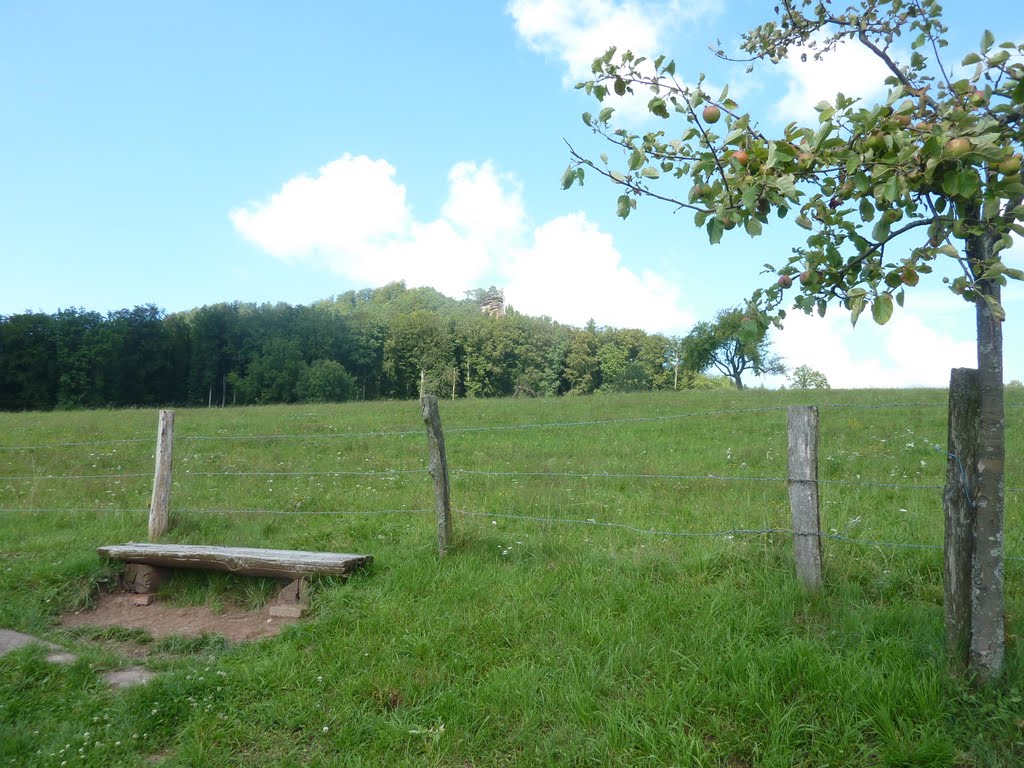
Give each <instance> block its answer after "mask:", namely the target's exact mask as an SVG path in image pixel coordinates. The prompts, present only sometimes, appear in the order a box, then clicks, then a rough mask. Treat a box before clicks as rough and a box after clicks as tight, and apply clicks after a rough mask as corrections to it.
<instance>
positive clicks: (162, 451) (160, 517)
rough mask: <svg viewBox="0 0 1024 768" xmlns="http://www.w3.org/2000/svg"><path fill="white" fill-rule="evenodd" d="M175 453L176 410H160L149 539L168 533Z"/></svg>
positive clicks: (150, 507)
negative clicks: (172, 467)
mask: <svg viewBox="0 0 1024 768" xmlns="http://www.w3.org/2000/svg"><path fill="white" fill-rule="evenodd" d="M173 455H174V411H160V421H159V426H158V427H157V432H156V471H155V473H154V475H153V498H152V500H151V501H150V504H149V540H150V541H156V540H157V539H158V538H160V537H161V536H163V535H164V534H165V533H167V513H168V510H169V509H170V506H171V459H172V458H173Z"/></svg>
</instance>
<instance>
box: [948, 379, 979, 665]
mask: <svg viewBox="0 0 1024 768" xmlns="http://www.w3.org/2000/svg"><path fill="white" fill-rule="evenodd" d="M948 429H949V433H948V437H949V443H948V445H949V447H948V449H947V458H946V487H945V490H944V491H943V494H942V507H943V512H944V516H945V525H946V530H945V538H944V542H943V543H944V550H945V551H944V559H945V565H944V567H943V573H942V581H943V585H944V587H945V609H946V648H947V650H948V652H949V655H950V658H951V660H952V661H953V663H954V665H956V666H958V667H960V668H961V669H966V668H967V666H968V664H969V663H970V654H971V635H972V632H971V581H972V579H971V568H972V564H973V563H974V521H975V517H976V515H975V510H974V501H973V495H972V494H973V488H974V478H973V474H974V465H975V461H976V455H975V452H976V450H977V445H978V372H977V371H976V370H974V369H973V368H954V369H953V370H952V372H951V373H950V378H949V428H948ZM968 472H970V473H971V474H968Z"/></svg>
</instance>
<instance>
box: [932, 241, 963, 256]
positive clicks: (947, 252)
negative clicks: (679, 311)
mask: <svg viewBox="0 0 1024 768" xmlns="http://www.w3.org/2000/svg"><path fill="white" fill-rule="evenodd" d="M935 252H936V253H941V254H942V255H943V256H950V257H952V258H954V259H957V258H960V251H958V250H957V249H956V246H955V245H951V244H950V243H946V244H945V245H942V246H940V247H938V248H936V249H935Z"/></svg>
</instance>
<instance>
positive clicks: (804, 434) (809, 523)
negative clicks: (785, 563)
mask: <svg viewBox="0 0 1024 768" xmlns="http://www.w3.org/2000/svg"><path fill="white" fill-rule="evenodd" d="M788 431H789V480H788V483H787V484H788V486H789V506H790V509H791V510H792V512H793V555H794V557H795V559H796V575H797V578H799V579H800V581H801V582H803V584H804V585H805V586H807V587H810V588H811V589H820V588H821V517H820V515H819V513H818V409H817V408H816V407H815V406H813V405H811V406H806V405H794V406H790V408H789V412H788Z"/></svg>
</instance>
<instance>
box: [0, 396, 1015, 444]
mask: <svg viewBox="0 0 1024 768" xmlns="http://www.w3.org/2000/svg"><path fill="white" fill-rule="evenodd" d="M793 405H795V404H793ZM810 405H816V407H818V408H821V409H824V408H830V409H838V408H849V409H861V410H877V409H888V408H946V407H947V404H946V403H923V402H913V403H870V404H869V403H817V404H814V403H811V404H810ZM1021 405H1024V403H1005V406H1006V407H1016V406H1021ZM789 407H790V405H775V406H764V407H759V408H724V409H715V410H705V411H686V412H683V413H672V414H664V415H661V416H638V417H631V418H623V419H593V420H584V421H551V422H536V423H529V424H504V425H499V426H485V427H452V428H448V429H445V432H446V433H461V432H493V431H507V430H517V429H543V428H551V427H582V426H597V425H602V424H629V423H643V422H654V421H671V420H675V419H685V418H692V417H696V416H727V415H729V414H734V413H769V412H774V411H785V410H787V409H788V408H789ZM422 434H423V430H422V429H412V430H377V431H370V432H336V433H316V434H309V433H304V434H297V433H281V434H269V435H268V434H260V435H175V438H174V439H175V441H179V440H181V441H216V440H336V439H345V438H357V437H402V436H409V435H422ZM147 442H154V441H153V439H152V438H145V437H136V438H126V439H119V440H85V441H77V442H61V443H40V444H36V445H0V451H29V450H39V449H45V448H65V447H81V446H91V445H117V444H126V443H147Z"/></svg>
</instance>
